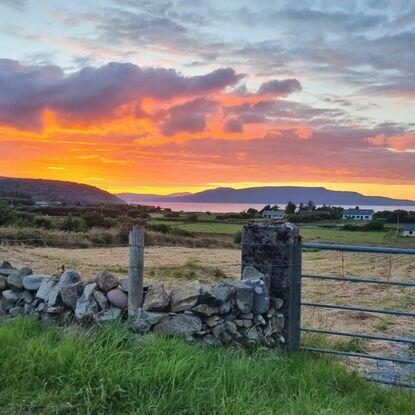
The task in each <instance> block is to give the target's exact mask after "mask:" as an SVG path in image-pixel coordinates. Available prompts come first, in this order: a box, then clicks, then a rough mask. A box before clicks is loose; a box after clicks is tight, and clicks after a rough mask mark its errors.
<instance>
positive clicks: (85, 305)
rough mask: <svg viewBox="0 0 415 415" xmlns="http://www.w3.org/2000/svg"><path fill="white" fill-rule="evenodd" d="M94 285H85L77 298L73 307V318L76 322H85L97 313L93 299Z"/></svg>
mask: <svg viewBox="0 0 415 415" xmlns="http://www.w3.org/2000/svg"><path fill="white" fill-rule="evenodd" d="M96 288H97V284H96V283H90V284H86V285H85V287H84V291H83V293H82V295H81V296H80V297H79V298H78V300H77V302H76V307H75V318H76V319H77V320H87V319H90V318H92V316H93V315H94V314H95V313H98V311H99V306H98V303H97V302H96V301H95V298H94V291H95V289H96Z"/></svg>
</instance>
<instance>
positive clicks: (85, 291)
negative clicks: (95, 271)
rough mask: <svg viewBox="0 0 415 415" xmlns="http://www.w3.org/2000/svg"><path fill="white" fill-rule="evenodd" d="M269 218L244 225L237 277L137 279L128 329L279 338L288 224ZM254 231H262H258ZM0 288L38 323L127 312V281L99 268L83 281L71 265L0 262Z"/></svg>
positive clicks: (13, 311) (243, 339) (238, 341)
mask: <svg viewBox="0 0 415 415" xmlns="http://www.w3.org/2000/svg"><path fill="white" fill-rule="evenodd" d="M273 226H274V229H268V228H267V229H266V232H264V229H262V228H261V227H258V226H257V227H255V225H252V226H251V225H247V226H246V227H245V228H244V236H243V247H242V258H243V266H242V275H241V279H240V280H234V279H224V280H221V281H219V282H217V283H216V284H214V285H212V286H211V287H204V286H203V285H202V284H201V283H200V282H199V281H189V282H186V283H183V284H181V285H180V286H178V287H176V288H173V289H172V290H171V291H170V292H168V291H167V290H166V289H165V287H164V286H163V284H162V283H161V282H159V281H158V282H155V283H153V284H152V285H150V286H146V285H145V286H144V301H143V305H142V308H141V309H139V311H138V312H137V314H136V315H135V316H134V317H133V318H131V319H129V323H130V324H131V327H132V329H133V330H134V331H136V332H138V333H141V334H145V333H148V332H150V331H152V332H155V333H160V334H163V335H169V336H179V337H185V338H187V339H192V340H193V341H196V342H200V343H205V344H209V345H221V344H224V345H235V346H246V345H253V344H260V345H264V346H267V347H273V346H276V345H279V344H285V343H286V342H287V336H289V330H288V326H289V321H288V319H289V311H290V305H289V304H288V303H289V301H290V295H289V294H290V285H289V275H290V256H289V254H288V253H287V252H288V251H289V249H290V246H291V243H292V229H291V228H289V227H286V226H285V225H273ZM259 233H262V234H263V235H264V234H265V235H267V236H266V238H265V239H260V237H259V235H258V234H259ZM258 238H259V239H258ZM260 245H261V246H262V247H261V250H260V251H259V252H258V249H257V248H258V246H260ZM268 245H271V246H272V247H271V249H270V248H269V247H267V246H268ZM275 245H277V246H278V249H275ZM254 246H256V248H254ZM284 250H285V251H287V252H282V251H284ZM276 269H278V271H275V270H276ZM0 293H1V294H0V313H2V314H3V315H6V316H9V317H16V316H19V315H28V316H32V317H35V318H38V319H40V320H41V321H42V322H43V323H44V324H69V323H70V322H72V321H77V322H80V323H83V324H98V325H102V324H105V323H106V322H108V321H112V320H116V319H123V318H126V314H127V313H126V310H127V306H128V281H127V279H121V280H119V279H118V278H116V276H114V275H112V274H111V273H109V272H107V271H103V272H102V273H101V274H99V275H97V277H96V278H95V280H94V281H86V282H85V281H83V280H82V279H81V277H80V275H79V274H78V273H77V272H76V271H75V270H66V271H64V272H63V273H62V274H61V275H59V276H47V275H41V274H33V272H32V270H30V269H29V268H21V269H15V268H14V267H13V266H12V265H11V264H10V263H8V262H3V263H0Z"/></svg>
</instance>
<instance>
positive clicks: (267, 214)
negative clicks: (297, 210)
mask: <svg viewBox="0 0 415 415" xmlns="http://www.w3.org/2000/svg"><path fill="white" fill-rule="evenodd" d="M261 216H262V217H263V218H267V219H284V218H285V211H284V210H264V211H263V212H262V215H261Z"/></svg>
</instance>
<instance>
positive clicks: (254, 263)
mask: <svg viewBox="0 0 415 415" xmlns="http://www.w3.org/2000/svg"><path fill="white" fill-rule="evenodd" d="M241 244H242V274H241V275H242V278H244V276H246V275H247V274H248V273H249V272H251V271H249V270H250V269H251V270H252V268H247V267H254V268H255V269H256V270H258V271H259V272H261V273H262V274H264V280H265V283H266V285H267V287H268V289H269V295H270V300H271V304H272V303H273V302H278V301H280V300H282V301H283V304H282V307H281V308H280V310H279V312H280V313H282V314H283V315H284V318H285V324H284V331H283V333H284V337H285V339H286V344H287V346H288V347H289V348H290V349H293V350H298V349H299V345H300V302H301V237H300V236H299V232H298V228H297V227H296V226H294V225H292V224H290V223H283V224H281V223H273V222H264V223H259V222H256V223H249V224H246V225H244V227H243V230H242V241H241Z"/></svg>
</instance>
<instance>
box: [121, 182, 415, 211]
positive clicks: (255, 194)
mask: <svg viewBox="0 0 415 415" xmlns="http://www.w3.org/2000/svg"><path fill="white" fill-rule="evenodd" d="M117 196H119V197H120V198H121V199H123V200H125V201H127V202H129V203H144V202H193V203H261V204H268V203H270V204H273V203H274V204H278V203H281V204H285V203H288V202H289V201H291V202H294V203H297V204H298V203H300V202H304V203H306V202H308V201H309V200H312V201H313V202H314V203H316V204H318V205H322V204H327V205H328V204H330V205H372V206H376V205H385V206H386V205H401V206H411V205H412V206H413V205H415V201H413V200H407V199H392V198H389V197H383V196H365V195H362V194H361V193H357V192H347V191H337V190H328V189H325V188H324V187H299V186H267V187H250V188H246V189H233V188H231V187H218V188H216V189H212V190H204V191H202V192H198V193H194V194H186V195H182V196H174V195H169V196H159V195H139V194H131V193H129V194H128V197H127V196H125V194H119V195H117Z"/></svg>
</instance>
